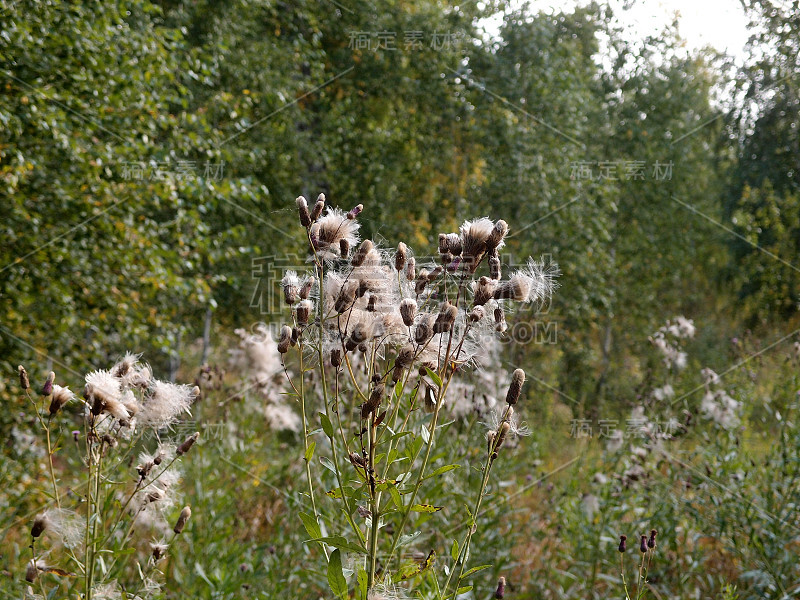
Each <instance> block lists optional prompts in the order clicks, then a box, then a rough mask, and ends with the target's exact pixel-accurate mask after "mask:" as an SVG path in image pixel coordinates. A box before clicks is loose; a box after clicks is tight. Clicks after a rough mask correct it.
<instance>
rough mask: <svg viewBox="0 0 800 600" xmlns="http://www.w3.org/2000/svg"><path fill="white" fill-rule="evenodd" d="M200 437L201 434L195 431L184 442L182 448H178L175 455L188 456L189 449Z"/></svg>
mask: <svg viewBox="0 0 800 600" xmlns="http://www.w3.org/2000/svg"><path fill="white" fill-rule="evenodd" d="M199 437H200V432H199V431H195V432H194V433H193V434H192V435H190V436H189V437H187V438H186V439H185V440H183V443H182V444H181V445H180V446H178V449H177V450H175V454H177V455H178V456H183V455H184V454H186V453H187V452H188V451H189V449H190V448H191V447H192V446H194V443H195V442H196V441H197V439H198V438H199Z"/></svg>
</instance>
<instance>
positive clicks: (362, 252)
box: [350, 240, 375, 267]
mask: <svg viewBox="0 0 800 600" xmlns="http://www.w3.org/2000/svg"><path fill="white" fill-rule="evenodd" d="M373 248H375V244H373V243H372V240H364V241H363V242H361V245H360V246H359V247H358V250H356V251H355V254H353V258H352V259H351V260H350V264H351V265H353V266H354V267H360V266H361V265H362V264H364V261H365V260H366V258H367V254H369V253H370V252H372V250H373Z"/></svg>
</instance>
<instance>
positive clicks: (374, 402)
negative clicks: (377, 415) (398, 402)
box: [361, 383, 385, 419]
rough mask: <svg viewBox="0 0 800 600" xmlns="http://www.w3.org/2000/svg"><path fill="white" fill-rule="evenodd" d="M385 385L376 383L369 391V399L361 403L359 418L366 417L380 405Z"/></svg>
mask: <svg viewBox="0 0 800 600" xmlns="http://www.w3.org/2000/svg"><path fill="white" fill-rule="evenodd" d="M384 389H385V386H384V385H383V384H382V383H378V384H376V385H375V386H374V387H373V388H372V392H370V395H369V399H368V400H367V401H366V402H365V403H364V404H362V405H361V418H362V419H366V418H368V417H369V416H370V415H371V414H372V413H374V412H375V411H376V410H377V408H378V407H379V406H380V405H381V400H383V392H384Z"/></svg>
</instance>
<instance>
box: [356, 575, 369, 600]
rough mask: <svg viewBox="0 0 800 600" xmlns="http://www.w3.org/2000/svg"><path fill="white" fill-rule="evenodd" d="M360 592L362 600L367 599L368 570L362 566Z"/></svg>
mask: <svg viewBox="0 0 800 600" xmlns="http://www.w3.org/2000/svg"><path fill="white" fill-rule="evenodd" d="M357 577H358V594H359V596H358V597H359V598H360V599H361V600H367V591H368V590H367V579H368V578H367V572H366V571H365V570H364V569H363V568H360V567H359V569H358V575H357Z"/></svg>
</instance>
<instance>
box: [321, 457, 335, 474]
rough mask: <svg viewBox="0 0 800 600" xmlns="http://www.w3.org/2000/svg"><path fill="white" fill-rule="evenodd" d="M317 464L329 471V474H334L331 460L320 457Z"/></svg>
mask: <svg viewBox="0 0 800 600" xmlns="http://www.w3.org/2000/svg"><path fill="white" fill-rule="evenodd" d="M319 462H320V464H321V465H322V466H323V467H325V468H326V469H328V471H330V472H331V473H336V467H335V466H334V464H333V463H332V462H331V459H330V458H328V457H327V456H320V457H319Z"/></svg>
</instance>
